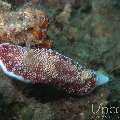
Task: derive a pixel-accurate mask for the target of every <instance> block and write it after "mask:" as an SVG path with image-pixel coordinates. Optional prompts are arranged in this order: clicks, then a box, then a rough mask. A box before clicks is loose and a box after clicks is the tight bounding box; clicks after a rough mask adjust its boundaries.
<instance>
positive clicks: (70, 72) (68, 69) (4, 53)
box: [0, 43, 109, 95]
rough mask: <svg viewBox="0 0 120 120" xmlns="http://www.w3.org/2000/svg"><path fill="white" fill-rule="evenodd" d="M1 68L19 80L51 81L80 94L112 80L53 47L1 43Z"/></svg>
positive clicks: (27, 81) (42, 82)
mask: <svg viewBox="0 0 120 120" xmlns="http://www.w3.org/2000/svg"><path fill="white" fill-rule="evenodd" d="M0 67H1V69H2V70H3V72H4V73H5V74H6V75H8V76H10V77H13V78H15V79H16V80H20V81H23V82H26V83H34V84H35V83H36V84H37V83H41V84H48V85H49V84H50V85H53V86H56V87H58V88H59V89H63V90H65V91H67V92H68V93H73V94H77V95H84V94H87V93H89V92H91V91H92V90H93V89H94V88H95V87H96V86H98V85H102V84H105V83H107V82H108V81H109V78H108V77H107V76H105V75H103V74H98V73H97V72H95V71H94V70H91V69H87V68H85V67H83V66H81V65H79V64H78V63H75V62H74V61H73V60H72V59H70V58H68V57H65V56H63V55H61V54H59V53H58V52H56V51H53V50H51V49H45V48H42V49H27V48H26V47H21V46H17V45H11V44H9V43H3V44H0Z"/></svg>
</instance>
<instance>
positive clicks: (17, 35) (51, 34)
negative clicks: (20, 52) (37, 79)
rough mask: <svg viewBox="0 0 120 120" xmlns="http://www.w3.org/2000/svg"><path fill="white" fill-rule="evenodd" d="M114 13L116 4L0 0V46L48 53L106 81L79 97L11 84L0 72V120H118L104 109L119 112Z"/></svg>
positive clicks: (110, 0)
mask: <svg viewBox="0 0 120 120" xmlns="http://www.w3.org/2000/svg"><path fill="white" fill-rule="evenodd" d="M43 11H44V12H43ZM119 13H120V2H119V0H32V1H31V2H29V0H28V1H27V2H26V1H25V0H13V1H11V0H3V1H0V43H4V42H9V43H11V44H15V45H21V46H26V45H27V46H28V47H32V48H35V47H36V46H42V47H45V48H52V49H55V50H56V51H58V52H60V53H62V54H64V55H65V56H68V57H70V58H72V59H74V60H75V61H78V62H79V63H81V64H82V65H85V66H87V67H88V68H92V69H94V70H96V71H106V72H107V73H108V76H109V77H110V78H111V81H110V82H109V83H108V84H106V85H104V86H100V87H98V88H97V89H95V90H94V91H93V92H92V93H91V94H89V95H86V96H82V97H79V96H74V95H73V96H72V95H68V94H66V93H64V91H60V90H58V89H56V88H53V87H51V86H47V87H46V86H44V85H42V84H39V85H38V84H34V85H32V84H31V85H29V84H24V83H22V82H19V81H14V80H12V79H11V78H9V77H6V76H5V75H4V74H3V71H2V70H1V71H0V120H12V119H13V120H101V119H105V120H109V119H113V118H114V119H115V120H118V119H119V117H120V116H119V114H118V113H120V109H118V111H117V112H118V113H117V112H116V111H114V109H113V111H112V112H111V109H110V108H111V107H115V108H117V107H118V108H120V102H119V101H120V81H119V80H120V34H119V31H120V22H119V21H120V14H119ZM39 16H42V17H39ZM41 18H42V19H41ZM47 18H49V24H48V19H47ZM42 20H45V22H43V21H42ZM41 21H42V23H43V24H42V23H41ZM41 24H42V26H40V25H41ZM47 27H48V28H47ZM26 39H27V40H28V41H26ZM99 106H101V109H100V110H99V111H98V112H97V110H98V108H99ZM104 107H106V109H104V111H102V109H103V108H104ZM105 110H108V111H105Z"/></svg>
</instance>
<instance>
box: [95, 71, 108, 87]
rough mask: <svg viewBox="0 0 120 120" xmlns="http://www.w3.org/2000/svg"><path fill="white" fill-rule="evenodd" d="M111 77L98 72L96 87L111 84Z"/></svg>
mask: <svg viewBox="0 0 120 120" xmlns="http://www.w3.org/2000/svg"><path fill="white" fill-rule="evenodd" d="M109 80H110V79H109V77H108V76H107V75H105V74H103V73H100V72H96V85H97V86H100V85H103V84H106V83H107V82H109Z"/></svg>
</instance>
